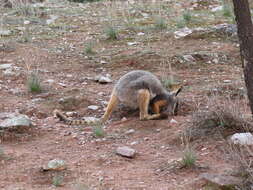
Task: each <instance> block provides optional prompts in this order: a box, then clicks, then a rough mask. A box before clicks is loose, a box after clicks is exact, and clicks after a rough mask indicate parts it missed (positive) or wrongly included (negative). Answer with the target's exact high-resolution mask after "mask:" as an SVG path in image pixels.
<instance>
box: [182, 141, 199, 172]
mask: <svg viewBox="0 0 253 190" xmlns="http://www.w3.org/2000/svg"><path fill="white" fill-rule="evenodd" d="M196 159H197V157H196V154H195V152H194V150H193V149H191V148H190V147H188V146H187V147H186V148H185V150H184V152H183V157H182V161H181V164H182V167H185V168H192V167H194V166H195V165H196Z"/></svg>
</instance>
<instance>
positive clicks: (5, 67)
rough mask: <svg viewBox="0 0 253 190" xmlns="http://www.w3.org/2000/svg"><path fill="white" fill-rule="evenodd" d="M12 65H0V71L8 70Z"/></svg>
mask: <svg viewBox="0 0 253 190" xmlns="http://www.w3.org/2000/svg"><path fill="white" fill-rule="evenodd" d="M11 65H12V64H0V69H10V68H11Z"/></svg>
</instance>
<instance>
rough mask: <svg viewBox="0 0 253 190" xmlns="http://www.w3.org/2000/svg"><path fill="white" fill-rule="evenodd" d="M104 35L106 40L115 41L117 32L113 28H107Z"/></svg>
mask: <svg viewBox="0 0 253 190" xmlns="http://www.w3.org/2000/svg"><path fill="white" fill-rule="evenodd" d="M105 34H106V37H107V39H108V40H117V39H118V32H117V30H116V29H115V27H113V26H107V27H106V29H105Z"/></svg>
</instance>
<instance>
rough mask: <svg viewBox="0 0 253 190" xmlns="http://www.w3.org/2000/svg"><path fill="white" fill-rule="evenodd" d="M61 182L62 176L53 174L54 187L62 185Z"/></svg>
mask: <svg viewBox="0 0 253 190" xmlns="http://www.w3.org/2000/svg"><path fill="white" fill-rule="evenodd" d="M62 182H63V176H61V175H55V176H54V177H53V179H52V184H53V185H54V186H56V187H59V186H61V185H62Z"/></svg>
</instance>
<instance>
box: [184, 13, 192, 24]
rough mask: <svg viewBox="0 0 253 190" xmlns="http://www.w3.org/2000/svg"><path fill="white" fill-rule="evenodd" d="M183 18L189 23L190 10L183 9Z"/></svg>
mask: <svg viewBox="0 0 253 190" xmlns="http://www.w3.org/2000/svg"><path fill="white" fill-rule="evenodd" d="M183 20H184V21H185V23H187V24H188V23H190V22H191V21H192V14H191V12H190V11H184V12H183Z"/></svg>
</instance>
